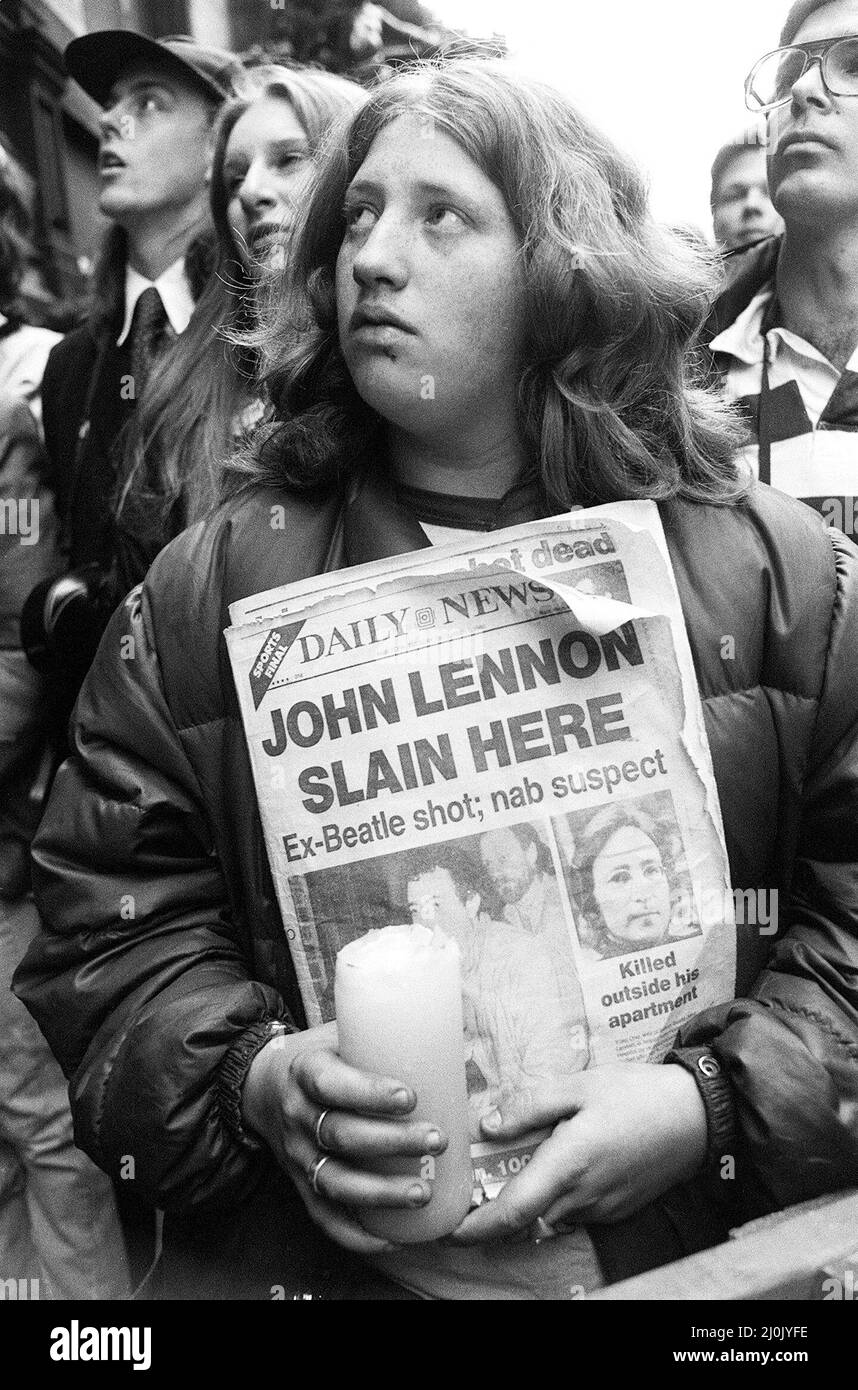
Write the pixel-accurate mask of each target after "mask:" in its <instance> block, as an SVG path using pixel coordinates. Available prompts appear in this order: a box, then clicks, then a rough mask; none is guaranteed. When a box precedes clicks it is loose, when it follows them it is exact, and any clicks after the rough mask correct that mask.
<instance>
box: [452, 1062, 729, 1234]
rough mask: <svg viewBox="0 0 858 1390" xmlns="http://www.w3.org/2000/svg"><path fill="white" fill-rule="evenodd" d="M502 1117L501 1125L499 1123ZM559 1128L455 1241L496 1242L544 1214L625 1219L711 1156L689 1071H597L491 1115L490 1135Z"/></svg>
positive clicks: (486, 1127) (633, 1067) (551, 1218)
mask: <svg viewBox="0 0 858 1390" xmlns="http://www.w3.org/2000/svg"><path fill="white" fill-rule="evenodd" d="M495 1119H497V1121H498V1122H497V1123H495V1122H494V1121H495ZM546 1125H553V1126H554V1129H553V1132H552V1134H551V1135H550V1136H549V1138H547V1139H545V1140H544V1141H543V1143H542V1144H540V1146H539V1148H538V1149H537V1150H536V1152H535V1154H534V1155H533V1157H532V1158H531V1160H530V1162H529V1163H528V1164H527V1167H526V1168H524V1169H522V1171H521V1173H520V1174H519V1175H518V1176H517V1177H514V1178H511V1179H510V1181H509V1182H508V1183H507V1184H506V1185H505V1187H504V1188H503V1189H502V1191H501V1193H500V1195H499V1196H498V1197H496V1198H495V1199H494V1201H491V1202H486V1203H484V1204H483V1206H481V1207H479V1208H478V1209H477V1211H474V1212H471V1213H470V1215H469V1216H466V1217H465V1220H464V1221H463V1222H462V1224H461V1226H460V1227H459V1228H458V1230H457V1231H456V1232H455V1235H454V1239H456V1240H457V1241H460V1242H462V1243H463V1244H472V1243H476V1242H478V1241H487V1240H499V1239H502V1238H504V1237H509V1236H512V1235H515V1234H517V1233H520V1232H522V1231H524V1230H526V1229H527V1228H528V1227H529V1226H530V1225H531V1224H532V1222H534V1221H535V1220H536V1219H537V1218H538V1217H542V1219H543V1220H544V1221H546V1222H548V1224H549V1225H554V1224H556V1223H557V1222H559V1221H561V1220H565V1221H575V1220H580V1221H619V1220H621V1219H622V1218H623V1217H625V1216H630V1215H631V1213H632V1212H635V1211H637V1210H638V1209H639V1208H640V1207H642V1206H645V1205H646V1203H647V1202H650V1201H652V1200H653V1199H654V1198H655V1197H657V1196H659V1194H660V1193H662V1192H666V1191H667V1189H668V1188H670V1187H673V1186H675V1184H676V1183H679V1182H683V1181H685V1180H687V1179H688V1178H690V1177H692V1176H693V1175H694V1173H696V1172H697V1170H698V1169H699V1168H700V1166H701V1165H702V1163H703V1160H704V1157H705V1154H706V1112H705V1110H704V1107H703V1101H702V1100H701V1098H700V1093H699V1091H698V1090H697V1086H696V1085H695V1082H694V1078H693V1077H692V1076H690V1075H689V1074H688V1072H686V1071H685V1070H684V1069H683V1068H682V1067H677V1066H672V1065H666V1066H654V1065H648V1064H635V1063H625V1064H621V1065H618V1066H605V1067H593V1068H592V1069H591V1070H589V1071H583V1072H581V1073H580V1075H579V1076H578V1077H576V1078H575V1079H574V1080H573V1081H571V1082H564V1083H563V1084H562V1086H559V1087H552V1088H549V1087H546V1088H545V1090H543V1091H539V1092H537V1091H535V1090H534V1091H531V1092H529V1093H524V1094H521V1095H519V1096H518V1097H517V1098H516V1101H515V1102H511V1103H510V1105H509V1107H508V1108H507V1110H506V1112H505V1113H504V1114H503V1115H498V1114H497V1112H495V1115H494V1116H492V1115H489V1116H484V1118H483V1132H484V1134H485V1135H486V1137H487V1138H491V1139H508V1138H512V1137H514V1136H515V1135H517V1134H521V1133H524V1132H526V1131H527V1130H529V1129H538V1128H539V1127H540V1126H546Z"/></svg>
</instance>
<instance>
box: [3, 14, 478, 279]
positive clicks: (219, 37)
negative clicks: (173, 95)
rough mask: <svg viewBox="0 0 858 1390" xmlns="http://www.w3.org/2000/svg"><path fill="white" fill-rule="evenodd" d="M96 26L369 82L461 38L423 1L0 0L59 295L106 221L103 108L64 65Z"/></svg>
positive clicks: (6, 65) (9, 110) (17, 107)
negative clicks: (101, 177) (75, 42)
mask: <svg viewBox="0 0 858 1390" xmlns="http://www.w3.org/2000/svg"><path fill="white" fill-rule="evenodd" d="M95 29H136V30H138V31H139V32H141V33H145V34H149V35H150V36H151V37H153V38H158V37H165V36H166V35H168V34H192V35H193V36H194V37H195V38H197V39H199V40H200V42H202V43H210V44H214V45H216V46H219V47H223V48H230V49H232V50H234V51H235V52H239V53H241V54H243V55H245V56H246V57H247V58H248V59H249V60H250V61H251V62H253V61H264V60H266V59H268V60H270V59H271V58H276V59H279V60H282V59H285V60H287V61H288V60H290V59H291V60H293V61H296V62H304V63H312V64H315V65H317V66H321V67H325V68H328V69H329V70H332V71H337V72H343V73H347V74H348V75H350V76H353V77H355V78H357V79H358V80H361V81H364V82H368V81H370V80H372V79H373V78H374V77H375V76H376V75H378V74H379V73H382V74H383V73H384V72H385V71H386V70H390V69H391V68H393V67H395V66H397V65H398V64H400V63H402V62H403V61H406V60H408V59H410V58H413V57H414V56H415V55H419V56H428V55H432V54H437V53H439V52H443V51H445V50H447V49H449V48H450V47H451V46H459V45H460V40H459V36H457V35H455V34H453V33H452V32H451V31H449V30H445V29H444V28H442V27H441V26H440V25H438V24H437V23H435V21H434V20H433V18H432V15H431V12H430V11H429V10H428V9H427V8H426V7H425V6H424V5H422V4H421V3H420V0H387V3H386V4H385V5H384V6H380V5H376V4H374V3H367V0H3V3H2V4H0V136H2V138H3V139H4V140H5V142H6V143H7V145H8V147H9V148H10V150H11V152H12V153H13V154H14V155H15V156H16V157H17V158H18V159H19V160H20V162H21V163H22V164H23V165H24V167H25V168H26V169H27V171H28V172H29V173H30V175H31V176H32V177H33V179H34V181H35V183H36V186H37V188H38V190H39V193H38V199H37V205H36V241H37V250H38V253H39V257H40V260H41V262H42V266H43V271H44V275H45V278H46V280H47V283H48V284H49V286H50V288H51V290H52V291H53V292H54V293H55V294H57V295H60V296H70V297H74V296H75V295H77V294H79V293H80V292H81V290H82V288H83V286H84V284H85V280H86V274H87V270H88V268H89V266H91V263H92V260H93V258H94V257H95V255H96V252H97V248H98V245H99V242H100V240H101V236H102V232H103V229H104V224H103V222H102V219H101V217H100V215H99V213H98V208H97V202H98V191H99V184H98V175H97V170H96V159H97V151H98V124H97V117H98V109H97V107H96V106H95V104H94V103H93V102H92V101H90V100H89V98H88V97H86V96H85V95H84V93H83V92H82V91H81V90H80V88H78V87H77V86H76V84H75V83H73V82H70V81H68V80H67V78H66V74H65V70H64V67H63V61H62V53H63V49H64V48H65V46H66V44H67V43H68V42H69V41H70V40H71V39H72V38H74V37H76V36H77V35H78V34H83V33H88V32H91V31H92V30H95ZM495 47H497V48H500V45H495Z"/></svg>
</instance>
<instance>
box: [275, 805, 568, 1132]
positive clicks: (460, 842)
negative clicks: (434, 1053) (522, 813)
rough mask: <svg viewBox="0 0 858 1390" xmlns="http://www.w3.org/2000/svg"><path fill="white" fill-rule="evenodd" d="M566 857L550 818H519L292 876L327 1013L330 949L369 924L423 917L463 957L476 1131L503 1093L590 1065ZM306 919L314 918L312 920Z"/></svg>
mask: <svg viewBox="0 0 858 1390" xmlns="http://www.w3.org/2000/svg"><path fill="white" fill-rule="evenodd" d="M560 870H561V864H560V861H559V859H558V858H557V857H556V849H555V850H554V853H552V845H551V838H550V831H549V828H548V826H547V825H541V824H539V823H531V822H527V821H524V822H521V823H518V824H514V825H507V826H504V827H500V828H495V829H491V830H487V831H485V832H484V833H483V834H480V835H468V836H464V837H460V838H458V839H455V840H445V841H441V842H438V843H436V844H433V845H425V846H421V847H420V848H417V849H414V850H410V851H405V852H402V853H399V854H390V855H383V856H381V857H379V858H375V859H370V860H364V861H363V862H362V863H360V864H358V865H353V866H340V867H337V868H331V869H324V870H320V871H318V872H314V873H309V874H306V875H305V876H304V877H303V878H302V879H301V880H300V881H299V882H300V883H301V884H302V885H303V890H304V891H303V893H301V892H298V891H296V889H297V888H298V882H296V881H295V880H293V881H292V884H291V887H292V894H293V901H295V904H296V908H299V904H300V903H301V900H302V898H303V899H304V902H303V907H302V908H299V919H300V921H299V929H300V931H301V935H302V938H303V940H304V942H305V944H306V943H308V932H311V933H312V935H314V936H316V937H317V939H318V943H319V949H318V952H315V951H313V952H308V955H309V956H310V957H311V958H312V957H315V969H316V974H317V976H318V984H317V990H318V993H319V997H320V999H321V1002H322V1008H323V1013H324V1017H325V1018H333V1016H334V1002H333V981H334V961H335V957H336V952H337V951H338V950H339V949H341V948H342V947H343V946H345V945H346V944H347V942H348V941H351V940H353V939H354V938H355V937H357V936H361V935H363V933H364V932H366V931H369V930H371V929H372V928H378V927H385V926H390V925H394V924H396V923H402V922H419V923H421V924H422V925H424V926H428V927H431V928H433V929H439V930H441V931H443V932H444V933H446V935H448V936H450V937H452V938H453V939H454V940H455V941H456V943H457V945H458V947H459V952H460V956H461V963H462V987H463V988H462V997H463V1021H464V1048H465V1064H466V1076H467V1082H468V1096H469V1101H470V1106H471V1138H472V1140H473V1141H474V1142H476V1141H478V1140H480V1139H481V1138H483V1137H484V1136H483V1135H482V1134H481V1132H480V1128H479V1120H480V1116H481V1115H483V1114H485V1113H487V1112H488V1111H489V1110H491V1109H493V1108H495V1107H496V1106H498V1105H500V1106H502V1105H503V1102H504V1099H505V1097H506V1096H508V1095H509V1094H510V1093H516V1092H520V1091H521V1090H522V1089H524V1088H529V1089H532V1088H533V1087H535V1086H540V1087H541V1086H543V1085H546V1084H548V1085H551V1084H553V1083H556V1082H562V1080H563V1079H564V1078H567V1077H570V1076H572V1075H574V1074H575V1073H576V1072H578V1071H580V1070H581V1069H582V1068H583V1067H585V1066H586V1065H587V1062H588V1060H589V1047H588V1034H587V1025H586V1018H585V1012H584V1004H583V998H582V993H581V986H580V983H579V980H578V973H577V970H576V967H575V960H574V951H573V947H572V944H571V937H570V914H569V907H568V902H567V901H566V897H565V887H564V884H563V880H562V872H559V871H560ZM311 924H312V925H311Z"/></svg>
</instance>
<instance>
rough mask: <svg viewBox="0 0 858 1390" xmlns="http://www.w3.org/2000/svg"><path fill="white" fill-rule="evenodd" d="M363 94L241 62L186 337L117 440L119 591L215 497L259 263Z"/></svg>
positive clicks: (244, 394) (240, 404) (245, 412)
mask: <svg viewBox="0 0 858 1390" xmlns="http://www.w3.org/2000/svg"><path fill="white" fill-rule="evenodd" d="M363 95H364V94H363V91H362V89H361V88H360V87H358V86H357V85H356V84H355V83H353V82H348V81H346V79H345V78H342V77H337V76H335V75H334V74H332V73H327V72H316V71H314V70H311V69H309V68H308V69H300V68H286V67H281V66H275V65H268V66H263V67H259V68H253V69H250V70H249V71H248V72H247V74H246V76H245V77H244V79H243V80H242V82H241V84H240V90H239V94H238V95H237V96H236V97H235V98H234V99H233V100H231V101H228V102H227V103H226V105H225V106H224V108H223V110H222V112H221V115H220V119H219V122H218V127H217V131H216V135H215V144H214V155H213V158H212V168H211V180H210V189H209V194H210V203H211V213H212V221H213V223H214V228H215V235H216V249H215V257H216V259H215V264H214V268H213V271H212V273H211V274H210V276H209V278H208V280H207V282H206V284H205V288H204V289H203V290H202V293H201V295H200V298H199V301H198V303H197V307H196V311H195V313H194V315H193V317H192V319H191V321H190V323H189V324H188V327H187V329H186V330H185V332H184V333H183V334H182V335H181V336H180V337H179V338H178V339H177V340H176V342H175V343H174V344H173V345H172V347H171V348H170V350H169V351H168V352H167V353H165V354H164V356H163V358H162V359H161V361H160V363H159V365H158V368H157V369H156V371H155V372H154V373H153V376H152V378H151V379H150V381H149V383H148V385H147V389H146V393H145V395H144V396H143V398H142V399H141V401H140V403H139V406H138V409H137V410H136V411H135V413H134V417H133V420H132V422H131V425H130V427H129V431H128V434H127V437H126V441H125V447H124V469H123V473H122V478H121V482H120V490H119V501H118V530H119V551H120V564H121V576H120V587H122V588H123V589H129V588H131V587H132V586H133V585H134V584H136V583H138V582H139V580H140V579H142V577H143V575H144V574H145V572H146V569H147V568H148V565H149V564H150V563H151V561H152V560H153V559H154V558H155V555H156V554H157V553H158V551H159V550H160V549H161V547H162V546H163V545H164V544H166V542H167V541H168V540H170V539H171V538H172V537H173V536H174V535H175V534H176V533H177V532H178V531H180V530H181V529H182V527H183V526H185V525H187V524H188V523H190V522H192V521H196V520H198V519H199V518H200V517H201V516H204V515H205V513H206V511H208V510H209V509H210V508H211V507H212V505H213V504H214V503H215V501H216V500H217V498H218V496H219V490H220V473H221V470H222V468H223V465H224V463H225V462H226V460H227V459H228V457H229V455H230V454H231V453H232V452H233V450H234V449H235V448H236V446H237V445H239V444H240V443H242V442H245V437H246V435H247V434H248V433H249V432H250V431H251V430H252V427H253V425H254V424H255V423H256V422H257V420H258V419H259V418H260V416H261V414H262V412H263V410H264V404H263V396H262V393H261V391H260V387H259V383H258V381H257V374H256V367H257V354H256V352H255V351H254V350H252V349H250V348H248V347H247V346H242V345H241V342H240V339H241V336H242V335H243V334H246V333H247V331H248V330H250V329H252V328H254V327H255V326H256V310H255V304H256V290H257V285H258V281H259V270H260V268H261V263H262V262H264V261H265V259H266V257H269V256H274V255H278V254H283V252H284V248H285V246H286V243H287V242H288V236H289V231H290V228H291V225H292V222H293V220H294V217H295V212H296V210H297V203H298V197H299V193H300V189H301V188H302V187H303V186H304V184H305V182H306V176H307V169H308V165H309V162H310V161H311V160H312V158H313V156H314V155H315V154H316V152H317V151H318V150H319V148H320V146H321V145H322V142H323V140H324V138H325V136H326V134H327V133H328V131H329V130H330V129H331V127H332V126H333V125H334V124H335V123H336V122H337V121H340V120H343V119H344V118H345V117H346V116H347V115H348V114H349V113H350V112H351V111H353V110H354V108H355V107H356V106H357V105H358V104H359V103H360V102H361V101H362V99H363Z"/></svg>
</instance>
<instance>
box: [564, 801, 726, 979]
mask: <svg viewBox="0 0 858 1390" xmlns="http://www.w3.org/2000/svg"><path fill="white" fill-rule="evenodd" d="M563 819H564V820H565V822H566V826H567V827H568V829H569V830H570V831H571V835H572V840H573V842H574V863H573V864H572V865H570V872H569V879H570V885H571V895H572V897H573V901H575V903H576V905H577V908H578V912H577V921H578V938H579V941H580V943H581V946H582V948H583V949H584V950H585V952H586V953H587V955H588V956H589V957H590V958H591V959H597V960H608V959H609V958H610V957H612V956H623V955H628V954H630V953H632V952H638V951H641V950H644V949H646V948H648V947H653V946H662V945H664V944H665V943H668V942H673V941H681V940H684V939H685V938H687V937H691V936H699V935H700V926H699V924H698V923H697V922H696V921H695V920H694V913H693V905H692V897H691V884H690V880H689V877H688V870H687V865H686V860H685V852H684V849H683V846H682V838H681V835H680V833H679V827H678V824H677V821H676V815H675V811H674V808H673V798H672V796H671V795H670V793H669V792H655V793H652V794H651V795H649V796H645V797H641V798H640V799H639V800H638V801H637V802H636V803H635V804H629V803H626V804H625V805H622V806H620V805H616V806H602V807H600V808H599V810H598V811H596V812H595V814H594V813H593V812H592V811H590V812H584V811H574V812H570V813H569V814H568V815H567V816H565V817H564V818H563ZM562 842H563V843H565V844H566V845H567V846H569V843H570V842H569V840H568V839H567V838H566V837H565V836H564V837H563V841H562Z"/></svg>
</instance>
